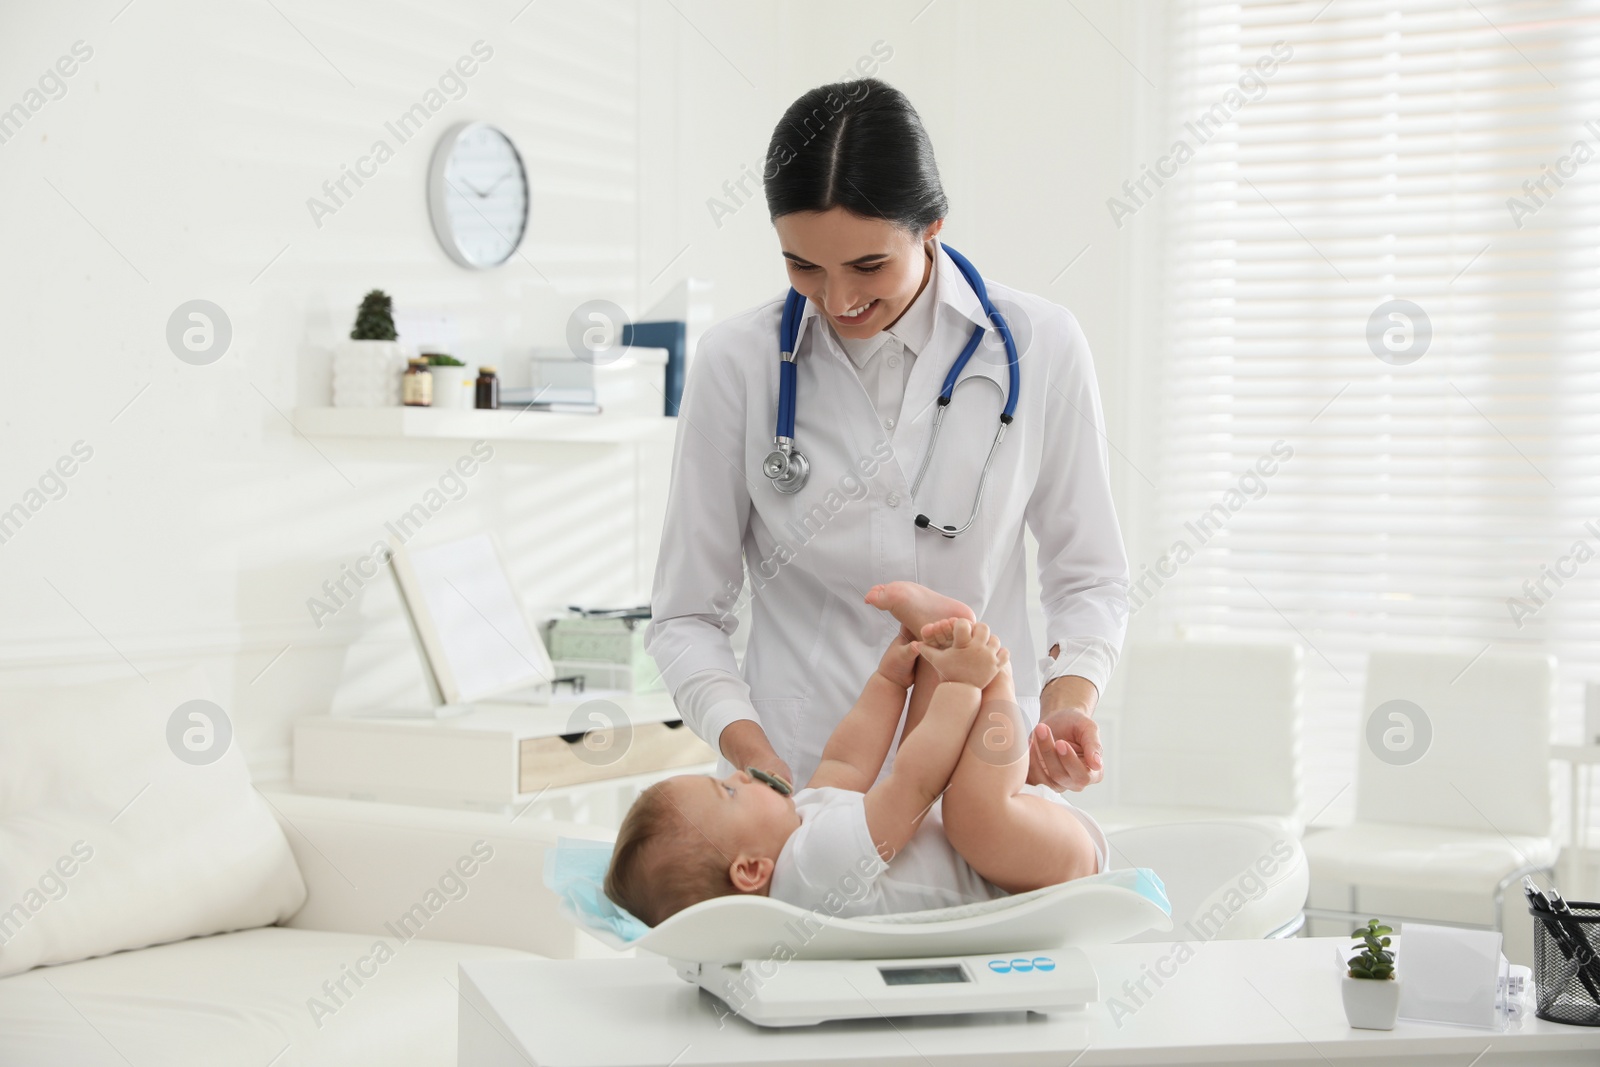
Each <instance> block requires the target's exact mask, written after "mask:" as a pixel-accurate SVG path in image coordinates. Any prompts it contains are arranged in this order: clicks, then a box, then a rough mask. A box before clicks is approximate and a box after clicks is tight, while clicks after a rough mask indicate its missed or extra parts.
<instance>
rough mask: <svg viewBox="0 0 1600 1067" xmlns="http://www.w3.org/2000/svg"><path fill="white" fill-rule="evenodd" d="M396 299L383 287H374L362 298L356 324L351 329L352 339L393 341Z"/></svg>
mask: <svg viewBox="0 0 1600 1067" xmlns="http://www.w3.org/2000/svg"><path fill="white" fill-rule="evenodd" d="M395 336H396V335H395V329H394V301H393V300H391V299H390V298H389V295H388V294H387V293H385V292H384V291H383V290H382V289H374V290H372V292H370V293H368V294H367V295H366V296H364V297H362V298H361V308H360V310H358V311H357V312H356V325H355V328H354V329H352V330H351V331H350V339H351V340H352V341H393V340H394V339H395Z"/></svg>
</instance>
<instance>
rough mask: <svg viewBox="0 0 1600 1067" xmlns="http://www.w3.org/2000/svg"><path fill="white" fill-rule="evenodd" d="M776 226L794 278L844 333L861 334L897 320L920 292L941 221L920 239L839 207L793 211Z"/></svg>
mask: <svg viewBox="0 0 1600 1067" xmlns="http://www.w3.org/2000/svg"><path fill="white" fill-rule="evenodd" d="M773 226H774V227H775V228H776V229H777V231H778V241H779V243H780V244H781V245H782V246H783V259H784V262H785V263H786V264H787V266H788V270H789V284H790V285H792V286H794V288H795V291H796V292H798V293H799V294H800V295H801V296H803V297H805V298H806V299H807V300H809V301H811V302H812V303H814V304H816V305H817V307H818V308H819V309H820V310H821V311H822V313H823V314H825V315H827V317H828V321H829V322H831V323H832V324H833V328H834V330H836V331H837V332H838V334H839V336H840V337H849V338H863V337H871V336H872V335H874V334H876V333H877V332H878V331H879V330H886V329H888V328H889V327H890V326H893V325H894V324H895V322H896V320H898V319H899V318H900V316H901V315H902V314H904V313H905V310H906V308H908V307H910V306H911V302H912V301H913V300H915V299H916V298H917V294H918V293H920V292H922V288H923V286H924V285H926V284H927V281H928V277H929V272H930V269H931V266H932V263H931V260H930V258H929V249H928V246H927V242H928V241H929V240H930V239H931V238H932V237H933V236H934V235H935V234H937V233H938V232H939V231H940V229H942V228H943V226H944V220H943V219H939V220H938V221H936V222H934V223H933V224H932V225H930V226H929V227H928V229H927V230H926V231H925V232H924V233H923V235H922V236H921V237H920V238H918V237H914V236H912V235H911V234H910V233H907V232H906V231H905V229H903V228H902V227H900V226H897V225H895V224H894V223H892V222H889V221H887V220H885V219H869V218H863V217H862V216H860V215H854V214H851V213H850V212H848V211H846V210H845V209H844V208H842V207H834V208H829V209H828V210H827V211H793V212H790V213H789V214H787V215H779V216H778V217H777V218H776V219H775V220H773ZM850 312H855V314H853V315H852V314H849V313H850Z"/></svg>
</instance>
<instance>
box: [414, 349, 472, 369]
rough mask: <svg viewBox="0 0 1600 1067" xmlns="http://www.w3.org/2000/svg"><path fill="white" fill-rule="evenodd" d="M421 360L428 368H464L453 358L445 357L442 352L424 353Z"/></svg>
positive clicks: (461, 363)
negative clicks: (424, 361) (426, 362)
mask: <svg viewBox="0 0 1600 1067" xmlns="http://www.w3.org/2000/svg"><path fill="white" fill-rule="evenodd" d="M422 358H423V359H425V360H427V361H428V366H430V367H465V366H466V364H465V363H463V362H461V361H460V360H459V359H457V358H456V357H455V356H447V355H445V354H444V353H443V352H424V353H423V354H422Z"/></svg>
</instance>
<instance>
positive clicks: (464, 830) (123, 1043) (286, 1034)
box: [0, 789, 606, 1067]
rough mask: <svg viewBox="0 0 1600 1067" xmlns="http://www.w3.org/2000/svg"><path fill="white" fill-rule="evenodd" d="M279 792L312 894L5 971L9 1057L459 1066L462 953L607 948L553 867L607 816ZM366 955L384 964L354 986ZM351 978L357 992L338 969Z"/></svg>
mask: <svg viewBox="0 0 1600 1067" xmlns="http://www.w3.org/2000/svg"><path fill="white" fill-rule="evenodd" d="M264 795H265V796H266V797H267V799H268V801H269V803H271V804H272V806H273V808H274V810H275V811H276V813H277V817H278V822H279V824H280V825H281V826H282V827H283V828H284V833H285V835H286V837H287V838H288V840H289V843H290V846H291V848H292V849H293V851H294V858H295V861H296V863H297V864H298V866H299V868H300V873H301V875H302V877H303V878H304V879H305V883H306V890H307V894H306V902H305V904H304V906H302V907H301V908H300V910H299V911H298V912H296V913H295V914H294V916H293V917H292V918H290V919H289V920H288V921H287V922H285V923H284V924H282V925H279V926H264V927H259V928H256V929H251V930H241V931H238V932H235V933H223V934H214V935H212V936H210V937H197V938H190V939H188V940H184V941H176V942H172V943H169V944H165V945H156V946H153V947H150V948H142V949H137V950H130V951H123V952H116V953H113V954H111V955H108V956H101V957H98V958H95V959H87V960H81V961H78V962H76V963H67V964H58V965H54V966H46V967H36V968H34V969H33V970H31V971H27V972H24V973H23V974H19V975H13V976H12V977H10V978H5V979H0V1064H6V1065H18V1067H21V1065H27V1067H36V1065H37V1067H45V1065H54V1064H62V1065H68V1064H70V1065H72V1067H79V1065H82V1067H98V1065H100V1064H106V1065H108V1067H113V1065H115V1067H127V1065H128V1064H130V1063H131V1064H134V1065H137V1067H144V1065H146V1064H150V1065H161V1067H188V1065H190V1064H193V1065H196V1067H199V1065H206V1067H217V1065H232V1064H240V1065H246V1064H254V1065H259V1067H268V1065H269V1064H270V1065H271V1067H311V1065H317V1067H321V1065H329V1067H335V1065H337V1067H360V1065H367V1064H371V1065H373V1067H378V1065H384V1067H398V1065H417V1067H423V1065H427V1067H446V1065H453V1064H454V1063H455V1062H456V1012H457V998H456V991H455V984H456V965H457V964H458V963H460V962H462V961H464V960H479V959H512V958H519V957H521V958H530V959H531V958H537V957H540V956H545V957H555V958H570V957H572V956H574V955H590V954H596V955H598V954H604V953H605V952H606V950H605V949H603V948H601V947H600V946H599V945H598V944H597V943H596V942H594V941H593V940H592V939H590V938H588V937H587V936H584V935H580V934H578V933H577V932H576V931H575V930H574V929H573V928H572V927H571V926H569V925H568V924H567V923H566V922H564V921H563V920H562V919H561V918H560V917H559V916H558V915H557V914H556V905H555V898H554V897H553V896H551V895H550V893H549V892H548V890H546V889H545V888H544V886H543V883H542V882H541V881H540V871H541V869H542V864H543V856H544V850H545V847H546V846H547V845H549V844H551V843H553V842H554V840H555V836H556V835H557V834H558V833H559V834H563V835H570V836H578V837H594V836H604V835H603V834H599V832H598V831H596V830H595V828H593V827H587V826H579V825H575V824H564V823H551V822H547V821H537V820H535V819H533V818H532V817H529V818H527V819H507V818H505V817H500V816H493V815H487V814H480V813H476V812H451V811H444V810H439V811H434V810H431V809H416V808H407V807H402V806H399V805H389V804H372V803H365V802H361V801H351V800H334V799H328V798H321V797H310V796H300V795H295V794H291V793H278V792H274V791H272V790H270V789H269V790H267V791H266V792H265V793H264ZM478 842H482V843H483V846H487V848H489V849H492V850H493V855H492V857H491V858H490V859H489V860H488V861H487V862H482V863H480V864H478V865H477V870H476V872H475V873H474V875H473V876H472V877H471V878H463V879H460V881H461V882H462V883H463V884H464V885H465V886H466V892H465V894H464V895H460V896H459V899H453V900H452V899H450V897H449V896H448V895H446V894H444V893H442V892H441V894H440V896H441V898H443V901H444V902H443V904H442V906H440V907H438V910H437V911H435V912H433V913H431V914H430V915H428V916H427V917H426V918H425V919H423V918H421V916H420V913H418V912H414V911H412V909H413V908H415V907H416V906H418V905H419V904H421V905H422V906H423V908H424V910H425V911H426V910H427V906H426V903H424V901H423V898H424V897H425V896H426V892H427V890H428V889H430V888H436V887H437V885H438V882H439V880H440V877H441V874H442V873H443V872H445V871H447V870H450V869H452V868H453V867H454V864H455V863H456V861H457V860H459V859H460V858H461V857H462V856H464V855H472V849H473V847H474V845H475V844H476V843H478ZM483 846H479V848H480V852H481V851H482V848H483ZM453 884H454V883H452V885H453ZM408 913H409V914H411V915H412V916H413V918H412V919H411V920H410V922H409V923H408V924H407V925H406V926H405V927H404V929H403V931H402V932H403V933H405V934H408V935H409V934H412V933H413V932H415V935H416V936H415V937H413V938H411V939H410V940H404V941H402V940H401V939H400V938H399V937H397V936H396V935H395V933H394V930H392V929H389V928H386V927H385V923H389V924H390V925H391V926H393V924H394V923H395V922H396V921H398V920H400V919H401V917H403V916H405V915H407V914H408ZM380 942H382V943H385V944H387V945H388V946H390V949H391V952H392V954H391V955H390V956H389V957H388V958H386V959H379V958H378V954H375V953H374V947H375V945H377V944H378V943H380ZM363 961H366V962H363ZM360 971H365V972H367V973H368V975H369V976H368V977H365V978H361V984H359V985H357V983H356V978H359V977H360V974H359V972H360ZM352 972H358V973H357V974H356V978H352V977H350V975H351V973H352ZM341 979H343V985H344V991H343V992H341V991H340V990H339V989H338V988H337V986H335V987H334V988H333V990H332V992H331V993H330V992H329V990H328V989H327V988H326V987H325V986H324V983H330V984H331V983H335V982H338V981H340V980H341ZM346 993H348V995H346ZM314 998H315V1001H316V1002H317V1004H319V1005H320V1006H314V1005H313V1000H314ZM336 998H337V999H336Z"/></svg>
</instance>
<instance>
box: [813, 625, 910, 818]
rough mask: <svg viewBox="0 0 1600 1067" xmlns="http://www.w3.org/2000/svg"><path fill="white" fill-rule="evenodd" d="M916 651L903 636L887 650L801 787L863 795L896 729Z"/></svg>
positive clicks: (907, 637)
mask: <svg viewBox="0 0 1600 1067" xmlns="http://www.w3.org/2000/svg"><path fill="white" fill-rule="evenodd" d="M917 648H918V645H917V643H916V642H915V641H912V640H911V638H910V635H909V634H908V633H907V632H906V631H904V630H902V631H901V633H900V636H899V637H896V638H895V639H894V642H893V643H892V644H890V645H889V648H888V649H887V650H886V651H885V652H884V654H883V659H882V660H880V661H879V663H878V669H877V670H876V671H874V672H873V673H872V677H870V678H868V679H867V684H866V686H865V687H863V688H862V690H861V696H860V697H859V698H858V699H857V700H856V702H855V706H854V707H852V708H851V709H850V711H849V713H847V714H846V715H845V717H844V718H843V719H841V720H840V722H839V725H838V726H836V727H834V730H833V733H832V735H830V736H829V738H828V743H827V745H826V746H824V748H823V750H822V760H821V762H819V763H818V764H817V769H816V771H815V772H814V773H813V774H812V775H811V780H810V781H809V782H807V783H806V785H807V786H808V787H810V788H816V787H818V786H830V785H831V786H835V787H837V788H839V789H849V790H852V791H854V792H857V793H865V792H866V791H867V788H868V787H869V786H871V785H872V783H873V780H874V779H876V778H877V777H878V772H879V771H880V770H882V769H883V761H884V760H885V759H887V758H888V756H889V746H890V745H891V744H893V743H894V734H895V731H896V730H897V729H899V727H900V712H901V711H902V710H903V709H904V708H905V703H906V687H907V686H909V685H910V684H911V679H912V677H913V673H914V669H915V667H916V662H917Z"/></svg>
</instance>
